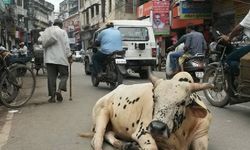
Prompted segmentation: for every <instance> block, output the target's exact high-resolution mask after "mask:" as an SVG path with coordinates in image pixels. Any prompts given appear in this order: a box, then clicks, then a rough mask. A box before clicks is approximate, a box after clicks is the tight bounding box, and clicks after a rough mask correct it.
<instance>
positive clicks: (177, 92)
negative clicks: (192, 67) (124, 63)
mask: <svg viewBox="0 0 250 150" xmlns="http://www.w3.org/2000/svg"><path fill="white" fill-rule="evenodd" d="M149 77H150V80H151V82H152V83H153V85H154V101H155V105H154V112H153V113H154V114H153V120H152V122H151V123H150V124H149V131H150V132H151V133H152V134H160V135H161V136H164V137H169V135H170V134H171V133H172V132H174V131H175V130H176V129H178V128H179V127H180V125H181V123H182V121H183V120H184V117H185V108H186V106H187V105H189V104H191V103H192V102H193V100H192V99H191V98H190V95H191V93H192V92H196V91H200V90H204V89H208V88H212V87H213V85H211V84H207V83H193V78H192V77H191V75H190V74H189V73H187V72H181V73H178V74H177V75H175V76H174V77H173V78H172V79H171V80H163V79H159V78H157V77H155V76H154V75H152V74H150V75H149ZM181 81H186V82H181ZM204 113H206V112H205V111H203V112H201V113H200V115H201V116H202V114H203V117H204V116H205V114H204Z"/></svg>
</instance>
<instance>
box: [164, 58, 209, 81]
mask: <svg viewBox="0 0 250 150" xmlns="http://www.w3.org/2000/svg"><path fill="white" fill-rule="evenodd" d="M169 59H170V57H169V54H168V56H167V59H166V78H167V79H170V78H172V77H173V76H174V75H175V74H173V73H172V72H171V71H169V69H170V66H168V64H170V62H168V61H169ZM205 67H206V59H205V55H204V54H196V55H194V56H191V57H188V58H186V59H185V61H184V63H183V70H184V71H186V72H188V73H190V74H191V76H192V77H193V79H194V82H200V81H201V80H202V78H203V75H204V71H205ZM179 71H180V67H179V68H178V71H177V72H179Z"/></svg>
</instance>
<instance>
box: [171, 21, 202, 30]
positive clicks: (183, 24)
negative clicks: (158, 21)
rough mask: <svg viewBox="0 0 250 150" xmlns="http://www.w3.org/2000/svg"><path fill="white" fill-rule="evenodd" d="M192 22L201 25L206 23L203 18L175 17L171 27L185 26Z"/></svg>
mask: <svg viewBox="0 0 250 150" xmlns="http://www.w3.org/2000/svg"><path fill="white" fill-rule="evenodd" d="M190 23H191V24H193V25H201V24H204V20H203V19H188V20H187V19H179V18H173V19H172V25H171V29H180V28H185V27H186V26H187V25H188V24H190Z"/></svg>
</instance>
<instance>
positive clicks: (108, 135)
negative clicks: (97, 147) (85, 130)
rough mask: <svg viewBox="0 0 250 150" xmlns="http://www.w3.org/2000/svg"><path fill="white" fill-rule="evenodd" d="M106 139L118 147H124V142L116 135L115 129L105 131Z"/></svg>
mask: <svg viewBox="0 0 250 150" xmlns="http://www.w3.org/2000/svg"><path fill="white" fill-rule="evenodd" d="M105 140H106V141H107V142H108V143H109V144H111V145H112V146H113V147H115V148H117V149H122V145H123V142H122V141H121V140H118V139H117V138H116V137H115V133H114V132H113V131H108V132H106V133H105Z"/></svg>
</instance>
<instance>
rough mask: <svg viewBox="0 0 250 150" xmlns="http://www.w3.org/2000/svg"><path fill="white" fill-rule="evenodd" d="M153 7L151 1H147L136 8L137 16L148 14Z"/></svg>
mask: <svg viewBox="0 0 250 150" xmlns="http://www.w3.org/2000/svg"><path fill="white" fill-rule="evenodd" d="M152 9H153V3H152V1H149V2H147V3H145V4H143V5H141V6H139V7H138V8H137V18H141V17H148V16H150V11H151V10H152Z"/></svg>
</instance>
